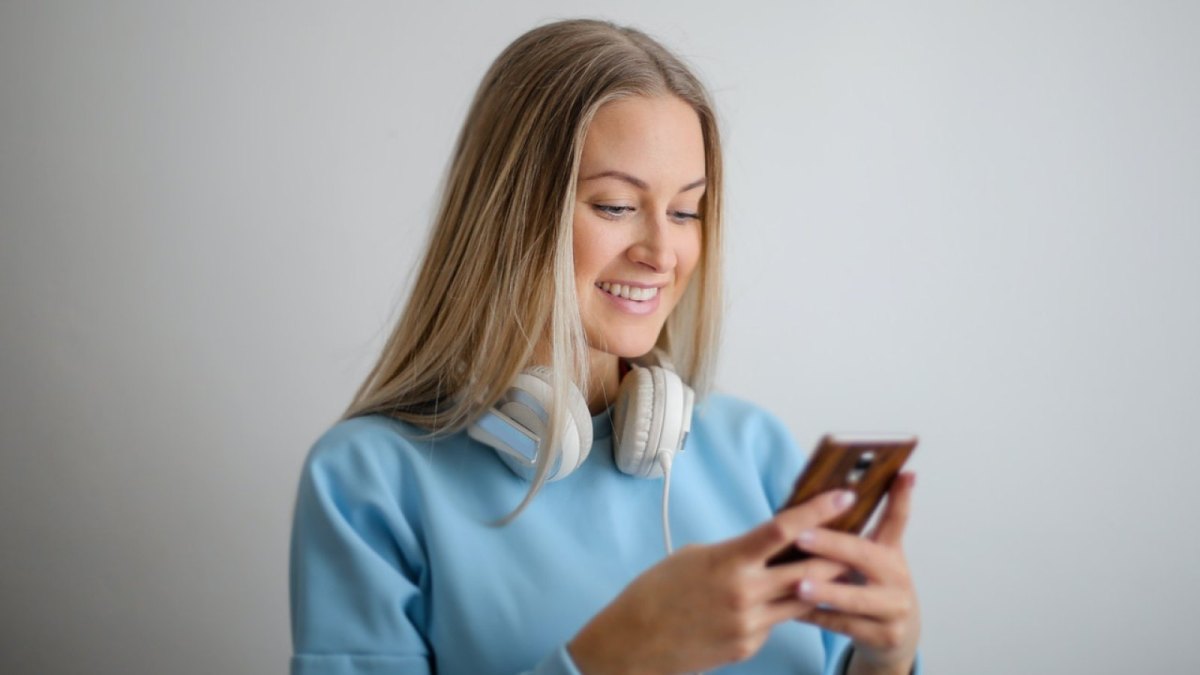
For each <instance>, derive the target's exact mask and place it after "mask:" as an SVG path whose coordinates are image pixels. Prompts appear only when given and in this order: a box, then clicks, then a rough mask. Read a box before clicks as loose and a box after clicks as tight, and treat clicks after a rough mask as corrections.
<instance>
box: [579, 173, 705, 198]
mask: <svg viewBox="0 0 1200 675" xmlns="http://www.w3.org/2000/svg"><path fill="white" fill-rule="evenodd" d="M598 178H616V179H618V180H623V181H625V182H626V183H629V184H630V185H632V186H634V187H636V188H638V189H639V190H648V189H650V186H649V185H648V184H647V183H646V181H644V180H642V179H641V178H638V177H636V176H631V175H629V174H627V173H625V172H624V171H612V170H609V171H601V172H600V173H597V174H593V175H591V176H588V177H587V178H584V179H583V181H584V182H586V181H589V180H596V179H598ZM705 182H706V179H705V178H698V179H696V180H694V181H692V182H690V183H688V184H687V185H684V186H683V187H681V188H679V191H680V192H681V193H682V192H687V191H688V190H695V189H696V188H698V187H702V186H703V185H704V184H705Z"/></svg>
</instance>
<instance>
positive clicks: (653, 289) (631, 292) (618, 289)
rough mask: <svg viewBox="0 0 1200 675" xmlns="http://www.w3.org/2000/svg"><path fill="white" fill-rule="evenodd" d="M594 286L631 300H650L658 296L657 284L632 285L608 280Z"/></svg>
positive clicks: (612, 294)
mask: <svg viewBox="0 0 1200 675" xmlns="http://www.w3.org/2000/svg"><path fill="white" fill-rule="evenodd" d="M596 286H597V288H599V289H600V290H602V291H604V292H605V293H608V294H609V295H611V296H614V297H617V298H623V299H625V300H631V301H633V302H646V301H647V300H652V299H654V298H655V297H657V296H658V290H659V289H658V287H657V286H634V285H632V284H621V283H610V282H608V281H601V282H599V283H597V284H596Z"/></svg>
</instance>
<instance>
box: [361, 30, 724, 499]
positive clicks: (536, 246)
mask: <svg viewBox="0 0 1200 675" xmlns="http://www.w3.org/2000/svg"><path fill="white" fill-rule="evenodd" d="M655 95H673V96H676V97H678V98H680V99H682V100H683V101H685V102H687V103H688V104H690V105H691V107H692V108H693V109H694V110H695V111H696V114H697V115H698V116H699V119H700V125H701V129H702V132H703V137H704V151H705V165H706V166H705V174H706V175H705V178H706V179H707V182H706V191H705V193H704V197H703V199H702V201H701V204H700V215H701V219H702V235H701V254H700V259H699V262H698V265H697V269H696V271H695V273H694V278H693V279H692V281H691V283H690V284H689V287H688V289H687V290H686V292H685V294H684V296H683V298H681V300H680V302H679V304H678V305H677V306H676V308H675V310H674V311H673V312H672V313H671V316H670V317H668V319H667V322H666V325H665V326H664V329H663V331H662V333H661V334H660V335H659V337H658V341H657V344H658V346H659V347H661V348H663V349H664V350H665V351H666V352H667V353H668V355H669V356H670V357H671V360H672V361H673V362H674V364H675V366H676V370H677V371H678V373H679V375H680V376H681V377H682V378H683V379H684V381H686V382H688V383H689V384H690V385H691V386H692V387H693V388H694V389H695V390H696V392H697V395H698V396H703V395H704V394H705V393H707V391H708V390H709V388H710V387H711V379H712V373H713V370H714V366H715V360H716V347H717V341H718V336H719V324H720V316H721V194H722V180H721V145H720V138H719V135H718V130H717V122H716V118H715V115H714V111H713V107H712V105H711V103H710V101H709V97H708V94H707V92H706V91H705V89H704V87H703V85H702V84H701V83H700V81H699V80H698V79H697V78H696V77H695V76H694V75H693V74H692V73H691V72H690V71H689V70H688V68H687V67H686V66H685V65H684V64H683V63H682V62H681V61H680V60H679V59H678V58H676V57H675V56H674V55H673V54H671V53H670V52H669V51H667V50H666V49H665V48H664V47H663V46H662V45H660V44H659V43H658V42H656V41H654V40H653V39H652V38H650V37H649V36H647V35H646V34H644V33H642V32H640V31H638V30H635V29H632V28H626V27H621V26H616V25H613V24H611V23H607V22H602V21H592V20H572V21H561V22H557V23H552V24H548V25H544V26H540V27H538V28H535V29H533V30H531V31H529V32H527V33H525V34H524V35H522V36H520V37H519V38H517V39H516V41H514V42H513V43H512V44H511V45H509V46H508V48H506V49H505V50H504V52H503V53H501V54H500V56H499V57H498V58H497V59H496V61H495V62H494V63H493V64H492V66H491V68H490V69H489V70H488V72H487V74H486V75H485V76H484V78H483V82H482V83H481V84H480V86H479V90H478V91H477V92H476V94H475V99H474V101H473V102H472V104H471V108H470V111H469V112H468V114H467V118H466V121H465V122H464V124H463V128H462V131H461V133H460V135H459V137H458V142H457V145H456V147H455V150H454V156H453V159H452V162H451V164H450V167H449V171H448V174H447V176H446V179H445V185H444V191H443V195H442V199H441V204H440V208H439V210H438V213H437V216H436V220H435V222H434V227H433V230H432V233H431V235H430V239H429V242H428V247H427V249H426V251H425V255H424V259H423V262H422V264H421V267H420V272H419V274H418V276H417V280H416V284H415V286H414V287H413V289H412V292H411V295H410V296H409V299H408V303H407V305H406V307H405V309H404V312H403V314H402V315H401V317H400V320H399V321H398V322H397V324H396V326H395V328H394V330H393V331H392V334H391V336H390V337H389V338H388V341H387V343H386V345H385V347H384V349H383V353H382V354H381V355H380V358H379V361H378V362H377V363H376V364H375V367H374V368H373V369H372V370H371V372H370V374H369V375H368V376H367V378H366V380H365V381H364V382H363V384H362V385H361V386H360V387H359V389H358V392H357V393H356V395H355V396H354V400H353V401H352V403H351V404H350V406H349V408H348V409H347V410H346V412H345V414H344V418H350V417H355V416H359V415H367V414H374V413H380V414H385V415H390V416H392V417H395V418H397V419H401V420H404V421H406V422H410V423H412V424H414V425H416V426H418V427H421V428H423V429H425V430H427V431H430V432H432V433H435V434H436V433H443V432H445V433H451V432H456V431H459V430H461V429H463V428H464V427H466V426H467V425H468V424H470V423H471V422H472V421H474V420H475V419H476V418H478V417H479V416H480V415H482V414H483V413H484V412H485V411H486V410H487V409H488V408H490V407H491V406H492V405H493V404H494V403H495V402H496V401H497V400H498V399H499V398H500V396H501V395H502V394H503V393H504V391H505V390H506V389H507V387H508V386H509V384H510V383H511V382H512V381H513V379H514V378H515V377H516V375H517V374H518V373H520V372H521V371H522V370H523V369H525V368H526V367H528V366H529V365H530V364H531V363H532V361H533V359H534V358H535V349H536V348H537V347H538V346H539V344H542V343H543V342H548V343H549V345H550V351H549V354H548V355H544V356H543V355H538V356H539V357H541V358H546V356H548V359H549V363H548V364H547V365H550V366H551V368H552V370H553V372H554V379H555V381H554V383H553V386H554V390H555V391H556V392H559V393H558V394H556V400H555V402H554V405H553V406H552V409H551V413H550V420H549V427H548V428H550V429H553V430H556V431H560V430H562V429H563V428H565V427H564V425H563V423H562V422H563V420H565V419H566V417H565V416H566V414H567V413H566V410H567V408H566V406H565V403H564V402H565V400H566V398H565V394H563V393H561V392H565V391H567V387H570V386H579V387H580V388H581V389H583V390H584V391H586V390H587V389H586V386H582V385H584V384H585V383H586V382H587V381H588V377H589V373H588V358H587V354H588V348H587V343H586V340H585V337H584V333H583V327H582V323H581V320H580V314H579V307H578V299H577V297H576V290H575V279H574V262H573V254H572V223H573V220H574V205H575V190H576V181H577V174H578V170H579V161H580V155H581V154H582V148H583V142H584V138H585V136H586V134H587V129H588V126H589V124H590V123H591V120H592V118H593V117H594V116H595V114H596V111H597V110H599V108H600V107H601V106H603V105H604V104H605V103H608V102H610V101H613V100H616V99H620V98H625V97H629V96H655ZM547 271H549V272H550V273H549V274H547V273H546V272H547ZM554 436H555V437H557V436H558V433H555V434H554ZM546 442H547V441H545V440H543V443H546ZM549 456H550V453H547V452H539V453H538V457H539V465H538V469H537V472H536V474H535V478H534V481H533V485H532V487H531V489H530V491H529V494H527V495H526V497H525V499H524V500H523V501H522V502H521V504H520V505H519V506H518V507H517V509H516V510H515V511H514V512H513V513H512V514H510V515H509V517H508V518H506V519H505V520H508V519H511V518H512V517H515V515H516V514H517V513H519V512H520V511H521V510H522V509H523V508H524V507H525V505H527V504H528V503H529V501H530V500H531V499H532V497H533V496H534V495H535V494H536V492H537V491H538V489H539V488H540V486H541V484H542V482H543V481H544V478H545V474H546V470H547V468H548V461H549Z"/></svg>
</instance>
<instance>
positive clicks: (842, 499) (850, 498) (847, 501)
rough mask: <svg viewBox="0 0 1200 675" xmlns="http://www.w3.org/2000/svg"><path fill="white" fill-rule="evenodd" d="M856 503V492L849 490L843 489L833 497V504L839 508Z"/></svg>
mask: <svg viewBox="0 0 1200 675" xmlns="http://www.w3.org/2000/svg"><path fill="white" fill-rule="evenodd" d="M853 503H854V493H853V492H851V491H849V490H841V491H839V492H838V493H837V494H836V495H834V497H833V505H834V506H836V507H838V508H839V509H844V508H846V507H847V506H850V505H851V504H853Z"/></svg>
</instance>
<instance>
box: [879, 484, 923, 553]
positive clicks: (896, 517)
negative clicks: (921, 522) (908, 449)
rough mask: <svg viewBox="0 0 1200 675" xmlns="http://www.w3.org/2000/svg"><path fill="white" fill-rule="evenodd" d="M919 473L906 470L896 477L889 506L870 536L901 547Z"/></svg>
mask: <svg viewBox="0 0 1200 675" xmlns="http://www.w3.org/2000/svg"><path fill="white" fill-rule="evenodd" d="M916 480H917V475H916V474H915V473H912V472H911V471H905V472H904V473H901V474H900V475H899V476H897V477H896V481H895V483H893V485H892V489H891V490H890V491H889V492H888V498H887V506H885V507H884V510H883V515H882V516H880V518H879V524H878V525H877V526H876V527H875V530H874V532H872V533H871V535H870V538H871V539H873V540H874V541H877V542H879V543H881V544H883V545H885V546H892V547H896V548H899V547H900V544H901V541H902V540H903V539H904V528H905V527H906V526H907V525H908V514H909V512H910V510H911V508H912V492H913V487H914V486H915V485H916Z"/></svg>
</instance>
